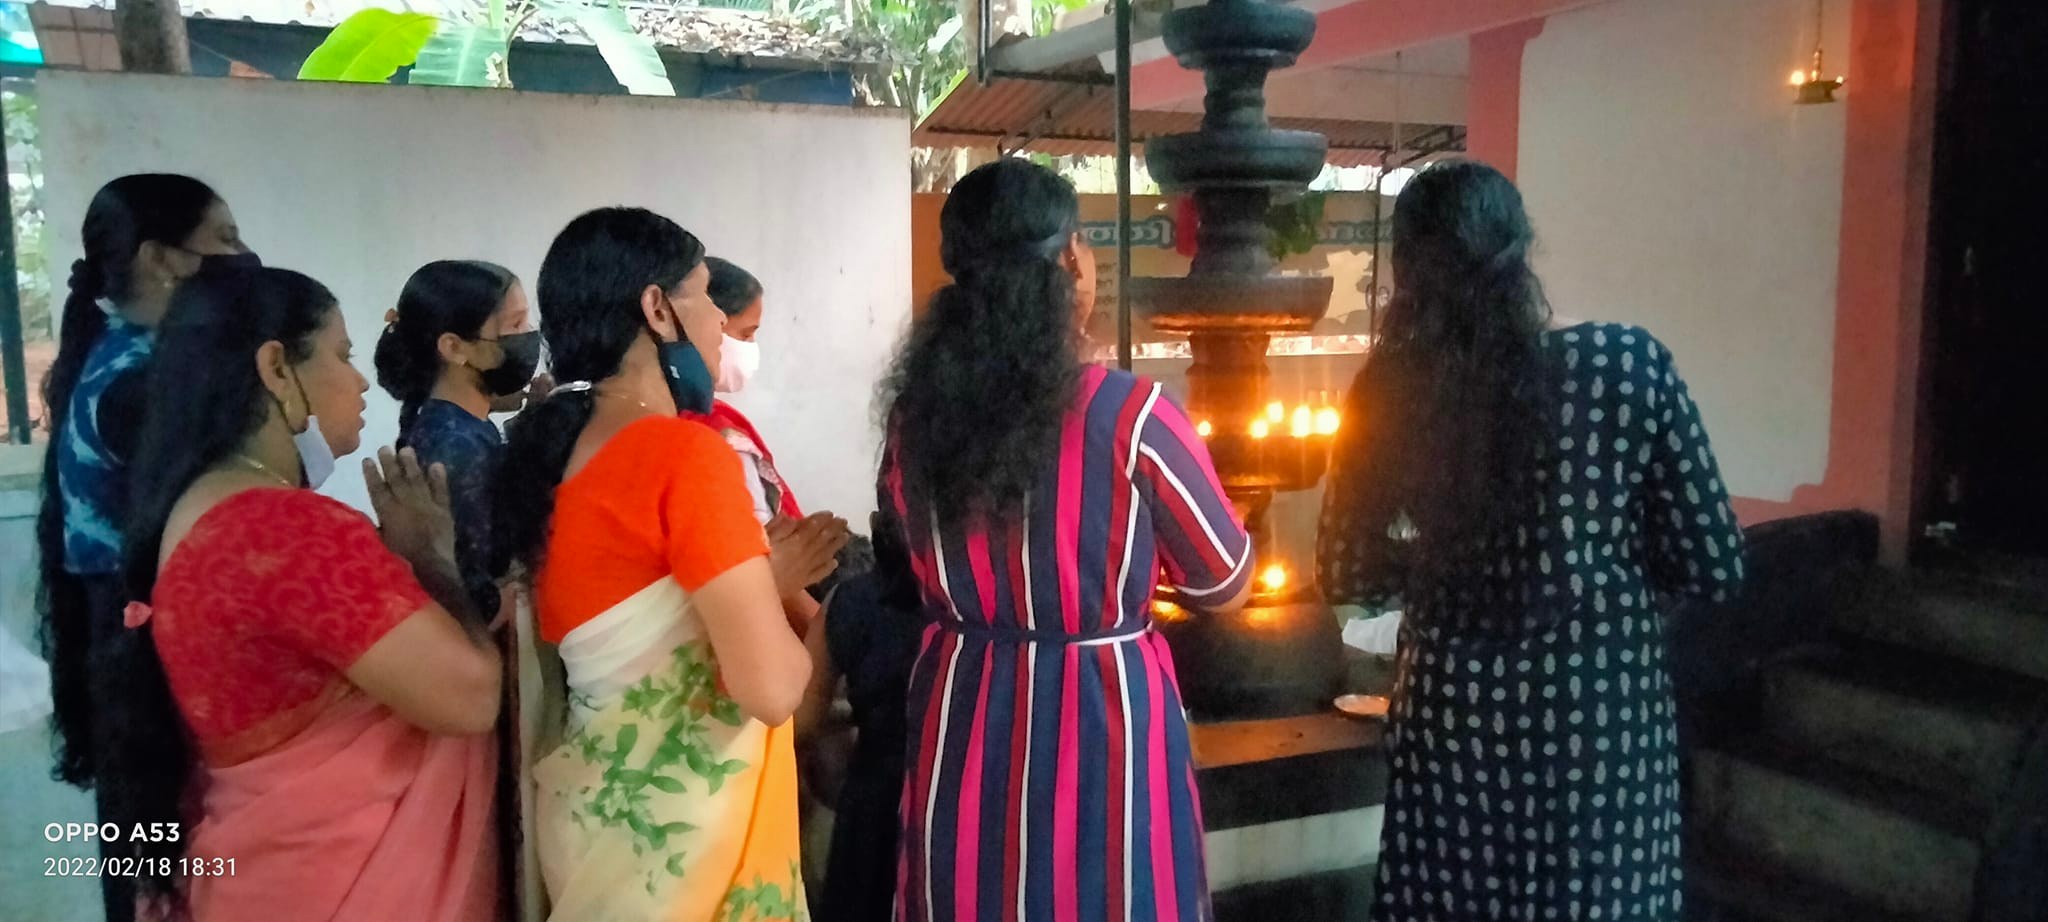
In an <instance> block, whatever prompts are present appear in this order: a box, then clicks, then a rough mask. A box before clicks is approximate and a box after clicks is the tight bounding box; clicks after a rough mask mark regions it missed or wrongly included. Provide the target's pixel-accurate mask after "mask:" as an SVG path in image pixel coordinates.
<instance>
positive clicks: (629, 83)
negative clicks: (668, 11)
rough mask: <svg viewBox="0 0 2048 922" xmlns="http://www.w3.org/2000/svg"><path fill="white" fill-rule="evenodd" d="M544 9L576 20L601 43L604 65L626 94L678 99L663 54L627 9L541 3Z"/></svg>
mask: <svg viewBox="0 0 2048 922" xmlns="http://www.w3.org/2000/svg"><path fill="white" fill-rule="evenodd" d="M541 8H542V9H545V10H547V11H548V12H550V13H555V14H557V15H560V16H563V17H566V18H569V19H573V20H575V21H576V24H577V25H578V26H581V27H582V28H583V34H585V35H588V36H590V40H591V41H593V42H596V43H597V51H598V53H599V54H602V55H604V63H605V64H606V65H608V66H609V67H611V69H612V76H613V77H615V78H617V79H618V81H619V85H620V86H623V87H625V88H626V91H627V92H629V93H632V94H634V95H637V96H674V95H675V94H676V88H675V85H674V84H672V83H670V82H668V67H667V66H666V65H663V64H662V63H661V53H660V52H659V51H657V50H656V49H655V47H654V40H653V39H651V38H648V37H647V36H645V35H641V34H640V33H638V32H635V31H633V24H632V23H631V22H628V21H627V20H626V8H625V7H624V6H622V5H620V4H618V3H616V2H612V3H600V4H594V5H593V4H583V3H574V2H560V0H541Z"/></svg>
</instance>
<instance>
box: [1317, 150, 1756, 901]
mask: <svg viewBox="0 0 2048 922" xmlns="http://www.w3.org/2000/svg"><path fill="white" fill-rule="evenodd" d="M1532 240H1533V234H1532V232H1531V231H1530V228H1529V223H1528V219H1527V217H1526V216H1525V215H1524V214H1523V212H1522V205H1521V198H1520V195H1519V193H1517V192H1516V191H1515V189H1514V187H1513V185H1512V184H1510V183H1509V182H1508V181H1507V180H1506V179H1505V178H1504V177H1502V176H1501V175H1500V174H1499V173H1497V172H1495V171H1493V170H1492V169H1491V168H1488V167H1485V166H1482V165H1479V164H1473V163H1463V162H1454V163H1450V164H1445V165H1440V166H1438V167H1436V168H1434V169H1431V170H1428V171H1425V172H1424V173H1422V174H1421V175H1420V176H1418V177H1417V179H1416V180H1415V181H1413V182H1411V183H1410V185H1409V186H1408V188H1407V189H1406V190H1405V191H1404V193H1403V195H1402V197H1401V200H1400V203H1399V205H1398V206H1397V210H1396V213H1395V218H1394V262H1395V267H1396V271H1397V272H1399V273H1400V274H1401V275H1400V277H1401V279H1402V290H1401V291H1400V292H1397V297H1396V301H1395V304H1394V305H1393V306H1392V307H1391V308H1390V310H1389V313H1388V317H1387V321H1386V325H1385V327H1384V329H1383V339H1382V343H1383V345H1382V347H1381V351H1380V352H1379V353H1378V354H1376V355H1375V356H1374V357H1373V359H1372V361H1371V362H1370V363H1369V364H1368V367H1367V368H1366V369H1365V371H1364V372H1362V373H1361V374H1360V375H1359V379H1358V381H1357V383H1356V384H1355V385H1354V387H1353V391H1352V394H1351V398H1350V408H1349V412H1348V414H1347V416H1346V419H1347V420H1356V421H1360V422H1359V424H1357V425H1355V426H1354V427H1353V428H1354V430H1356V431H1355V432H1353V433H1351V434H1349V435H1348V436H1347V437H1346V439H1345V441H1344V443H1343V444H1342V445H1341V446H1340V447H1339V451H1338V454H1337V458H1336V461H1335V465H1334V468H1333V470H1332V473H1331V482H1330V487H1329V492H1328V495H1327V498H1326V502H1325V509H1324V517H1323V523H1322V529H1321V535H1320V538H1319V546H1318V553H1317V556H1318V564H1319V570H1320V575H1321V578H1322V580H1323V584H1324V588H1325V590H1326V591H1327V592H1328V593H1329V595H1330V597H1331V599H1332V601H1334V602H1337V603H1340V604H1342V603H1353V604H1379V603H1384V602H1387V601H1390V600H1393V599H1397V598H1398V599H1399V600H1400V601H1401V603H1402V604H1403V606H1404V608H1405V613H1406V617H1405V623H1404V625H1403V627H1402V637H1401V651H1400V657H1399V670H1400V678H1399V682H1398V686H1397V691H1396V693H1395V702H1394V708H1393V724H1392V732H1391V733H1390V735H1389V750H1390V753H1391V758H1392V780H1391V785H1390V789H1389V792H1388V798H1387V804H1386V821H1385V822H1386V825H1385V829H1384V832H1383V835H1382V846H1381V856H1380V875H1379V884H1378V888H1377V893H1376V897H1375V900H1376V902H1375V907H1374V918H1375V919H1378V920H1384V922H1422V920H1480V919H1484V920H1531V922H1534V920H1549V919H1563V920H1587V919H1643V920H1676V919H1678V918H1679V916H1680V909H1681V907H1680V890H1681V881H1682V874H1681V872H1680V870H1679V839H1680V835H1679V816H1680V809H1679V803H1678V757H1677V739H1676V731H1675V727H1674V723H1673V705H1672V697H1671V687H1670V680H1669V678H1668V673H1667V670H1666V669H1665V662H1664V658H1665V648H1664V629H1663V623H1662V620H1661V618H1660V616H1659V605H1658V599H1659V597H1660V596H1661V595H1665V594H1690V595H1698V596H1704V597H1710V598H1720V597H1723V596H1724V595H1725V594H1726V593H1728V592H1730V591H1732V590H1733V589H1734V588H1735V586H1736V585H1737V584H1738V583H1739V582H1740V580H1741V579H1742V537H1741V532H1740V531H1739V530H1738V528H1737V526H1736V524H1735V518H1734V515H1733V514H1732V513H1731V512H1730V510H1729V508H1728V499H1727V491H1726V490H1725V489H1724V487H1723V485H1722V483H1721V480H1720V475H1719V473H1718V468H1717V465H1716V464H1715V461H1714V455H1713V452H1712V451H1711V449H1710V448H1709V447H1708V443H1707V437H1706V433H1705V431H1704V429H1703V428H1702V427H1701V424H1700V419H1699V415H1698V413H1697V411H1696V409H1695V407H1694V406H1693V403H1692V401H1691V399H1690V398H1689V397H1688V396H1687V394H1686V388H1685V384H1684V382H1683V381H1682V380H1681V379H1680V378H1679V377H1678V374H1677V372H1676V371H1675V370H1674V369H1673V364H1672V359H1671V355H1670V353H1669V352H1668V351H1666V350H1665V349H1664V347H1663V346H1662V345H1661V344H1660V343H1658V342H1657V340H1656V339H1654V338H1653V337H1651V336H1650V334H1648V333H1646V332H1644V331H1642V330H1640V329H1636V328H1634V327H1627V326H1620V325H1613V324H1574V325H1564V324H1558V323H1553V322H1551V320H1550V313H1549V309H1548V306H1547V304H1546V303H1545V302H1544V300H1543V297H1542V294H1541V289H1540V287H1539V286H1538V284H1537V282H1536V280H1535V277H1534V275H1533V274H1532V273H1530V271H1529V269H1528V248H1529V245H1530V243H1531V241H1532Z"/></svg>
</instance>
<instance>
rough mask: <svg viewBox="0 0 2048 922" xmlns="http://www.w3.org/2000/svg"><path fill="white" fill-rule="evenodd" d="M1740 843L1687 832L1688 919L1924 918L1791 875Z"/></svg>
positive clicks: (1828, 921)
mask: <svg viewBox="0 0 2048 922" xmlns="http://www.w3.org/2000/svg"><path fill="white" fill-rule="evenodd" d="M1742 854H1744V852H1743V850H1741V849H1740V848H1738V847H1735V846H1730V845H1727V844H1725V843H1720V842H1715V841H1713V840H1711V839H1708V838H1705V837H1699V836H1693V835H1688V836H1687V837H1686V843H1685V887H1686V890H1685V907H1686V918H1687V919H1688V920H1689V922H1923V919H1921V918H1916V917H1914V916H1911V915H1905V914H1900V913H1894V912H1889V911H1886V910H1884V909H1882V908H1880V907H1878V906H1875V905H1873V904H1871V903H1869V902H1866V901H1864V900H1862V899H1859V898H1858V897H1856V896H1853V895H1851V894H1848V893H1845V892H1843V891H1842V890H1840V889H1839V888H1836V887H1830V886H1828V885H1826V884H1820V883H1815V882H1813V881H1810V880H1805V879H1802V878H1799V877H1794V876H1791V875H1788V874H1786V873H1784V872H1782V871H1780V870H1778V869H1777V868H1774V867H1771V866H1770V865H1769V864H1767V863H1765V862H1762V861H1759V860H1757V859H1756V858H1755V857H1754V856H1751V857H1737V856H1739V855H1742Z"/></svg>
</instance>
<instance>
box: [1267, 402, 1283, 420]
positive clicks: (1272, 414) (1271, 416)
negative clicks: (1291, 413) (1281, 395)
mask: <svg viewBox="0 0 2048 922" xmlns="http://www.w3.org/2000/svg"><path fill="white" fill-rule="evenodd" d="M1266 421H1267V422H1271V423H1273V424H1275V425H1278V424H1280V423H1282V422H1286V421H1287V408H1286V407H1285V406H1282V405H1281V403H1280V401H1278V400H1275V401H1273V402H1272V403H1269V404H1266Z"/></svg>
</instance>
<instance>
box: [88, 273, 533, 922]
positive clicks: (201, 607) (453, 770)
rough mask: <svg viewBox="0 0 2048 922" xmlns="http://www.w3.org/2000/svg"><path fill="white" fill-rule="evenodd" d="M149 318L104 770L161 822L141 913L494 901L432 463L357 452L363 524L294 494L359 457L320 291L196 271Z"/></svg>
mask: <svg viewBox="0 0 2048 922" xmlns="http://www.w3.org/2000/svg"><path fill="white" fill-rule="evenodd" d="M168 316H169V319H168V320H167V321H166V323H165V324H164V326H163V328H162V330H161V331H160V333H159V334H158V335H159V339H158V345H157V348H158V350H159V352H158V355H159V357H160V358H161V359H162V361H159V362H157V363H156V364H155V365H154V367H153V369H152V371H151V374H152V375H153V376H154V378H153V380H152V382H151V384H152V386H153V387H156V388H160V389H159V390H157V391H156V393H160V394H162V395H164V397H165V399H161V400H159V401H157V402H156V405H155V406H154V407H153V408H152V410H151V417H150V419H149V420H148V422H147V423H146V425H145V428H144V434H143V443H142V449H141V451H140V454H139V456H138V462H137V464H136V467H135V475H134V479H133V484H134V487H133V489H134V494H133V503H132V508H133V509H134V511H135V517H134V520H133V521H132V522H131V524H130V530H129V533H128V547H129V549H130V553H129V555H128V564H127V574H126V576H127V584H128V591H129V594H130V597H131V598H132V599H135V600H137V601H135V602H133V603H131V604H130V605H129V606H128V611H127V614H126V623H127V626H128V628H129V630H128V631H126V632H125V634H124V635H123V636H122V638H121V642H120V643H119V644H117V647H118V655H119V656H120V659H119V661H118V662H117V663H116V664H115V665H114V666H113V667H112V671H114V672H117V673H119V674H121V675H122V676H124V677H126V681H127V683H128V684H127V687H126V688H125V689H124V693H123V694H122V695H120V696H119V697H118V698H117V700H116V701H115V703H114V704H115V706H114V708H113V711H114V713H112V714H110V715H108V717H109V719H110V720H111V721H113V722H114V723H115V725H116V726H117V727H118V729H119V730H120V732H119V733H117V734H114V735H111V736H110V738H111V739H114V740H117V741H119V745H118V746H117V747H116V751H115V752H113V753H112V754H111V755H110V761H109V765H110V766H111V769H110V770H109V771H108V772H106V773H104V774H102V776H101V784H112V785H113V786H114V790H113V791H112V792H111V794H112V796H111V799H112V800H113V801H114V803H115V804H116V807H117V809H116V812H115V815H114V816H113V817H112V819H113V820H115V821H117V822H120V823H121V824H122V828H124V829H127V828H133V826H134V824H138V823H141V824H151V823H159V824H177V825H176V826H175V827H170V826H165V827H160V828H178V829H180V830H181V834H180V835H178V836H176V837H175V838H174V839H173V840H170V841H163V842H148V843H134V844H132V846H131V847H133V848H134V849H135V852H136V857H138V858H141V859H144V860H143V861H142V862H141V863H140V867H139V869H138V870H139V871H140V872H141V875H140V876H142V878H143V881H142V893H143V903H144V909H145V911H146V912H148V913H149V914H151V915H155V916H158V917H161V918H179V917H189V918H191V919H194V920H198V922H215V920H244V919H250V920H253V919H263V920H273V922H274V920H298V919H303V920H330V919H401V918H402V919H408V920H420V922H442V920H448V922H453V920H486V919H491V918H494V917H495V915H496V913H497V908H498V903H499V893H498V891H499V872H498V862H497V856H496V854H495V840H494V839H493V838H492V837H491V836H490V835H489V832H490V823H491V817H492V798H493V792H494V790H495V788H494V785H495V774H496V766H497V763H496V761H495V759H494V753H495V748H494V744H493V741H492V738H491V729H492V727H493V726H494V724H495V722H496V720H497V713H498V701H499V698H498V693H499V675H500V672H499V668H498V661H497V655H496V652H495V648H494V647H493V646H492V644H491V643H490V642H489V639H488V636H487V632H486V628H485V626H484V625H483V624H482V623H481V621H480V620H479V619H478V618H477V616H476V613H475V611H474V604H473V603H472V602H471V601H470V600H469V596H468V594H467V593H466V592H464V590H463V585H462V579H461V576H460V574H459V572H458V571H457V569H456V566H455V562H454V561H455V555H454V528H453V523H452V520H451V519H450V516H449V513H448V508H447V482H446V476H445V474H444V473H443V472H441V471H440V470H439V469H438V468H436V469H435V470H434V471H433V472H432V474H431V475H429V474H428V473H425V472H422V471H421V470H420V468H419V464H418V462H417V460H416V459H415V458H414V457H413V456H412V455H411V453H410V451H408V452H406V453H405V454H404V455H402V456H399V455H393V454H392V453H391V452H390V451H389V450H386V452H384V454H383V457H382V469H381V471H380V470H378V469H377V465H376V464H374V463H366V464H365V465H364V467H365V471H364V473H365V475H366V477H367V479H368V480H369V483H370V487H371V497H372V501H373V503H374V504H375V505H376V507H377V512H378V516H379V518H380V519H381V520H382V523H383V524H382V527H381V531H380V528H379V526H377V525H375V524H372V523H371V521H370V520H369V519H368V518H366V517H364V516H363V515H362V514H360V513H358V512H356V511H354V510H352V509H350V508H349V507H347V506H344V505H342V504H340V503H338V502H335V501H334V500H331V499H327V498H325V497H322V496H320V495H319V494H317V493H314V492H313V491H312V490H311V489H308V487H314V486H318V484H319V481H320V480H322V479H323V478H324V477H325V476H326V474H327V473H328V472H329V471H331V470H332V468H333V465H334V459H335V457H336V456H339V455H344V454H347V453H349V452H352V451H354V450H355V449H356V447H357V445H358V443H359V441H360V434H361V431H362V411H363V398H362V395H363V393H364V392H365V391H366V390H368V382H367V381H365V380H364V379H363V376H362V375H361V374H359V373H358V372H357V371H356V370H355V368H354V367H353V366H352V365H351V364H350V352H351V344H350V342H349V338H348V331H347V330H346V329H344V327H343V325H342V320H341V312H340V311H339V309H337V307H336V305H335V300H334V296H333V295H332V294H330V293H329V292H328V291H327V289H325V288H324V287H322V286H321V285H320V284H319V283H318V282H315V281H313V280H312V279H309V278H307V277H305V276H303V275H300V274H298V273H295V272H289V271H285V270H281V269H223V270H219V271H214V272H207V273H202V274H201V275H200V276H198V277H196V278H195V279H193V280H191V281H189V282H187V283H186V284H185V285H184V286H182V287H181V288H180V289H179V291H178V293H177V295H176V296H175V300H174V301H173V306H172V309H171V311H170V312H169V315H168ZM195 750H196V751H195Z"/></svg>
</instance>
